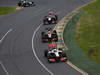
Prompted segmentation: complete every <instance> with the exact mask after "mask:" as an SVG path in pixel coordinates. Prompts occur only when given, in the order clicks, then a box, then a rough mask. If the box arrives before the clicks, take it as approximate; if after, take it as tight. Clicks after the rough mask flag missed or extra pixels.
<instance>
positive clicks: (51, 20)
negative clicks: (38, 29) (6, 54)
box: [43, 12, 58, 25]
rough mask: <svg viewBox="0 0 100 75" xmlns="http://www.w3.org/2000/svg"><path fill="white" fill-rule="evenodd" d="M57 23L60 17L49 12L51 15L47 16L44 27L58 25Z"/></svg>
mask: <svg viewBox="0 0 100 75" xmlns="http://www.w3.org/2000/svg"><path fill="white" fill-rule="evenodd" d="M57 22H58V16H57V15H55V14H54V13H53V12H49V14H48V15H47V16H45V17H44V19H43V23H44V25H48V24H57Z"/></svg>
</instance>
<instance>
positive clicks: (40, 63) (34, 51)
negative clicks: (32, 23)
mask: <svg viewBox="0 0 100 75" xmlns="http://www.w3.org/2000/svg"><path fill="white" fill-rule="evenodd" d="M41 26H42V24H40V25H39V26H38V27H37V29H36V30H35V31H34V33H33V36H32V50H33V53H34V55H35V57H36V59H37V60H38V62H39V63H40V65H41V66H42V67H43V68H44V69H45V70H46V71H47V72H48V73H50V74H51V75H54V74H53V73H52V72H51V71H50V70H49V69H48V68H47V67H46V66H45V65H44V64H43V63H42V62H41V61H40V59H39V58H38V56H37V54H36V52H35V49H34V43H33V40H34V37H35V34H36V32H37V31H38V30H39V28H40V27H41Z"/></svg>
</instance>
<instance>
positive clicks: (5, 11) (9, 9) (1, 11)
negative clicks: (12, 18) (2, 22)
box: [0, 7, 16, 15]
mask: <svg viewBox="0 0 100 75" xmlns="http://www.w3.org/2000/svg"><path fill="white" fill-rule="evenodd" d="M15 10H16V7H0V15H4V14H8V13H11V12H13V11H15Z"/></svg>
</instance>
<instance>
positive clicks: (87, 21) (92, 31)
mask: <svg viewBox="0 0 100 75" xmlns="http://www.w3.org/2000/svg"><path fill="white" fill-rule="evenodd" d="M82 9H83V10H84V11H85V13H84V15H83V16H82V17H81V18H80V20H79V22H78V23H77V30H76V39H77V41H78V44H79V45H80V47H81V48H83V50H84V52H85V54H86V55H87V56H89V57H90V58H91V59H92V60H94V61H96V62H97V63H99V64H100V0H97V1H96V2H94V3H92V4H89V5H88V6H86V7H84V8H82Z"/></svg>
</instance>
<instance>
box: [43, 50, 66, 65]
mask: <svg viewBox="0 0 100 75" xmlns="http://www.w3.org/2000/svg"><path fill="white" fill-rule="evenodd" d="M44 56H45V57H46V58H47V60H48V62H49V63H54V62H66V61H67V56H66V52H65V51H63V50H62V49H61V48H53V49H52V48H51V49H48V50H45V51H44Z"/></svg>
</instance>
